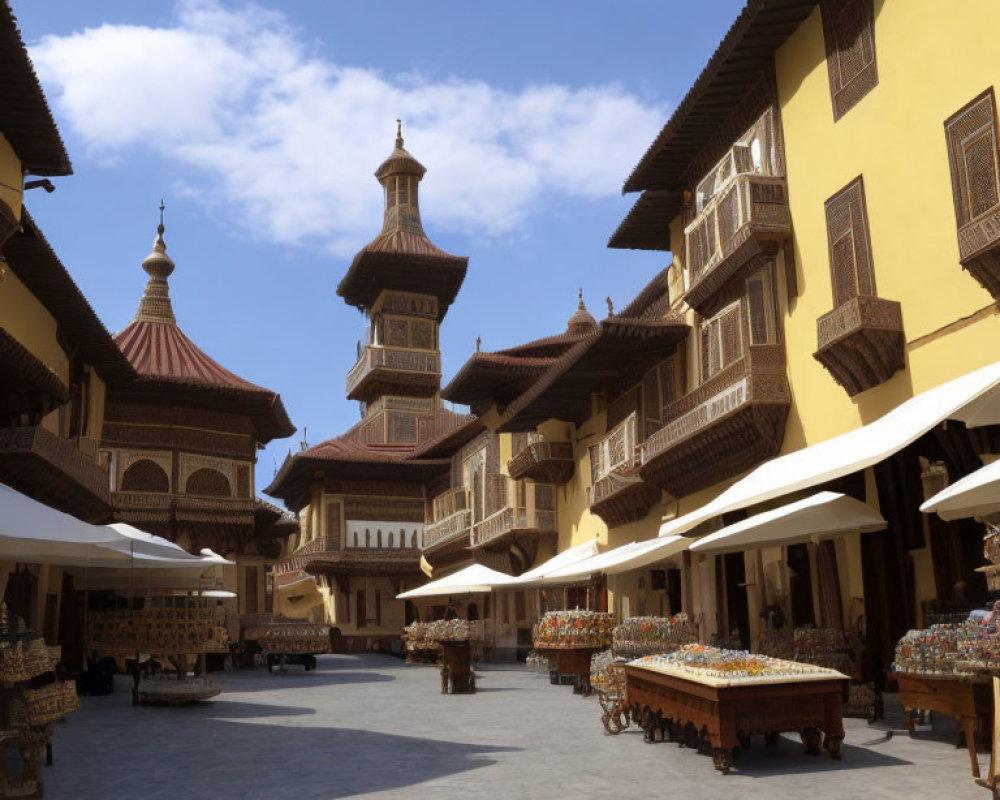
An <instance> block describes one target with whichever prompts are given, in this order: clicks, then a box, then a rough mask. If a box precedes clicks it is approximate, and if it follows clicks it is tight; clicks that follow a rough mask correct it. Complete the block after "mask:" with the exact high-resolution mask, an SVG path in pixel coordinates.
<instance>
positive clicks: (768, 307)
mask: <svg viewBox="0 0 1000 800" xmlns="http://www.w3.org/2000/svg"><path fill="white" fill-rule="evenodd" d="M771 274H772V273H771V267H770V266H768V267H765V268H764V269H762V270H758V271H757V272H755V273H754V274H753V275H751V276H750V277H749V278H747V328H748V329H749V333H750V344H774V343H775V342H776V341H777V330H776V326H775V321H774V316H775V314H774V289H773V285H772V280H771Z"/></svg>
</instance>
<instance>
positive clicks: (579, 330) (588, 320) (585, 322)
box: [566, 289, 597, 336]
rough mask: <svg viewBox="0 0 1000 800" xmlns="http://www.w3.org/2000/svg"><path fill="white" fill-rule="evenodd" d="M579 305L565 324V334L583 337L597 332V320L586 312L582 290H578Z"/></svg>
mask: <svg viewBox="0 0 1000 800" xmlns="http://www.w3.org/2000/svg"><path fill="white" fill-rule="evenodd" d="M579 297H580V303H579V305H577V307H576V311H574V312H573V316H571V317H570V318H569V321H568V322H567V323H566V333H570V334H573V335H574V336H584V335H586V334H588V333H593V332H594V331H596V330H597V320H596V319H594V317H593V315H592V314H591V313H590V312H589V311H587V306H586V305H584V302H583V289H581V290H580V294H579Z"/></svg>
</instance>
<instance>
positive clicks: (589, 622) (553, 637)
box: [535, 610, 614, 650]
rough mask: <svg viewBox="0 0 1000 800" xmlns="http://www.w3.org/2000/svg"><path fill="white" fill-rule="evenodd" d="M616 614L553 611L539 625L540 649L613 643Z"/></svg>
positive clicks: (597, 647)
mask: <svg viewBox="0 0 1000 800" xmlns="http://www.w3.org/2000/svg"><path fill="white" fill-rule="evenodd" d="M613 628H614V617H613V616H612V615H611V614H608V613H605V612H601V611H580V610H576V611H549V612H546V613H545V614H544V615H543V616H542V618H541V620H539V622H538V624H537V625H536V626H535V647H536V648H538V649H546V650H558V649H567V650H572V649H576V648H581V649H582V648H596V649H601V648H604V647H607V646H608V645H609V644H611V632H612V629H613Z"/></svg>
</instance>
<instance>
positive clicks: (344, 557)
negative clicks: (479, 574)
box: [274, 538, 420, 576]
mask: <svg viewBox="0 0 1000 800" xmlns="http://www.w3.org/2000/svg"><path fill="white" fill-rule="evenodd" d="M299 570H301V571H302V572H305V573H308V574H310V575H321V574H340V575H411V574H417V573H419V572H420V550H419V548H416V547H348V548H342V547H341V545H340V539H338V538H329V539H328V538H320V539H313V540H312V541H310V542H306V543H305V544H303V545H302V546H301V547H299V548H297V549H296V550H294V551H293V552H292V553H290V554H288V555H287V556H285V557H284V558H282V559H281V560H280V561H277V562H276V563H275V565H274V574H275V575H276V576H278V575H284V574H285V573H289V572H295V571H299Z"/></svg>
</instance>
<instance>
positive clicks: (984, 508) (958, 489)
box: [920, 460, 1000, 519]
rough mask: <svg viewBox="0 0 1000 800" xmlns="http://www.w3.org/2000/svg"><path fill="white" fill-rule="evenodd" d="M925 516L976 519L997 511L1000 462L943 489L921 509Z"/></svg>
mask: <svg viewBox="0 0 1000 800" xmlns="http://www.w3.org/2000/svg"><path fill="white" fill-rule="evenodd" d="M920 510H921V511H923V512H924V513H925V514H930V513H931V512H934V511H936V512H937V513H938V516H940V517H941V518H942V519H962V518H964V517H977V516H983V515H985V514H992V513H995V512H997V511H1000V460H998V461H994V462H993V463H992V464H987V465H986V466H985V467H980V468H979V469H977V470H976V471H975V472H972V473H970V474H968V475H966V476H965V477H964V478H962V479H960V480H957V481H955V482H954V483H953V484H952V485H951V486H948V487H947V488H945V489H942V490H941V491H940V492H938V493H937V494H936V495H934V496H933V497H932V498H930V499H929V500H928V501H927V502H925V503H924V504H923V505H922V506H920Z"/></svg>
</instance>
